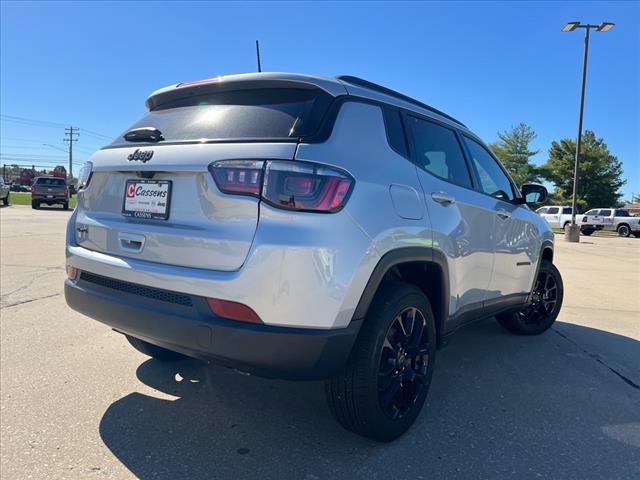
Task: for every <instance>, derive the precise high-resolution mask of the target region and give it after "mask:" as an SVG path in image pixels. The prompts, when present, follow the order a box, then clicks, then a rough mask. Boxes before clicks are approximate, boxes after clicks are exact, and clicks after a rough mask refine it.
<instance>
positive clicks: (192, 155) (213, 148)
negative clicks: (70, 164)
mask: <svg viewBox="0 0 640 480" xmlns="http://www.w3.org/2000/svg"><path fill="white" fill-rule="evenodd" d="M295 148H296V144H295V143H240V144H228V143H223V144H189V145H163V146H154V147H148V146H145V147H144V148H136V147H135V146H132V147H130V148H114V149H105V150H101V151H99V152H98V153H96V154H95V155H94V157H93V158H92V159H91V160H92V162H93V163H94V168H93V174H92V177H91V181H90V183H89V186H88V188H87V189H86V190H84V191H82V192H81V193H80V194H79V195H78V207H77V211H78V212H77V219H76V225H75V228H76V242H77V243H78V244H79V245H80V246H82V247H84V248H87V249H90V250H95V251H98V252H103V253H108V254H112V255H116V256H120V257H131V258H137V259H141V260H147V261H150V262H159V263H163V264H169V265H176V266H183V267H191V268H203V269H212V270H223V271H232V270H237V269H239V268H240V267H241V266H242V264H243V262H244V260H245V258H246V256H247V253H248V252H249V248H250V247H251V243H252V240H253V236H254V233H255V230H256V227H257V223H258V212H259V210H258V209H259V200H258V198H255V197H250V196H239V195H227V194H223V193H221V192H220V190H219V189H218V188H217V186H216V184H215V182H214V180H213V178H212V176H211V174H210V172H209V171H208V165H209V164H210V163H211V162H214V161H216V160H226V159H256V158H281V159H291V158H293V155H294V152H295ZM136 150H144V151H150V150H153V156H152V159H151V160H149V161H147V162H145V163H141V162H139V161H130V160H128V158H129V156H130V155H132V154H133V153H134V152H136ZM151 172H153V176H151ZM132 181H135V182H157V183H158V184H170V191H169V192H168V195H169V198H168V202H167V203H168V204H167V211H166V214H167V215H166V216H167V218H166V219H160V218H137V217H135V216H131V215H130V214H128V213H127V212H126V211H124V209H125V194H126V189H127V183H128V182H129V183H132ZM136 185H137V183H136ZM158 188H160V187H158ZM163 188H168V187H163Z"/></svg>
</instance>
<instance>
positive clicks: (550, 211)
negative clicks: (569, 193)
mask: <svg viewBox="0 0 640 480" xmlns="http://www.w3.org/2000/svg"><path fill="white" fill-rule="evenodd" d="M559 211H560V209H559V208H558V207H551V208H549V210H547V213H549V214H551V215H555V214H557V213H558V212H559Z"/></svg>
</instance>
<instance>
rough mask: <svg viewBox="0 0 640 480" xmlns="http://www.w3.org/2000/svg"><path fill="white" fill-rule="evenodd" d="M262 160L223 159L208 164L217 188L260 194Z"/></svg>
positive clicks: (246, 193)
mask: <svg viewBox="0 0 640 480" xmlns="http://www.w3.org/2000/svg"><path fill="white" fill-rule="evenodd" d="M263 165H264V162H263V161H262V160H260V161H257V160H225V161H222V162H215V163H212V164H211V165H210V166H209V171H210V172H211V174H212V175H213V179H214V180H215V182H216V185H218V188H219V189H220V190H221V191H222V192H224V193H232V194H234V193H235V194H238V195H256V196H258V195H260V189H261V185H262V169H263Z"/></svg>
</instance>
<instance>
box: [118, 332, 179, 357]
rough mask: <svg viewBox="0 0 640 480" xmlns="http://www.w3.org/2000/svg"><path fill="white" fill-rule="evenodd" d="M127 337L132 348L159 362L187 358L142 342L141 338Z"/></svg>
mask: <svg viewBox="0 0 640 480" xmlns="http://www.w3.org/2000/svg"><path fill="white" fill-rule="evenodd" d="M125 337H127V340H128V341H129V343H130V344H131V346H132V347H133V348H135V349H136V350H138V351H139V352H140V353H144V354H145V355H148V356H150V357H153V358H156V359H158V360H162V361H165V362H173V361H176V360H181V359H183V358H185V356H184V355H182V354H181V353H178V352H174V351H172V350H167V349H166V348H162V347H158V346H157V345H153V344H152V343H149V342H145V341H144V340H140V339H139V338H136V337H132V336H130V335H125Z"/></svg>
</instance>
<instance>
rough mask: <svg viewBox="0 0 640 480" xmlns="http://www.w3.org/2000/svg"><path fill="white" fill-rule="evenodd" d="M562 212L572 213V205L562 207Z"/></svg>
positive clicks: (565, 213)
mask: <svg viewBox="0 0 640 480" xmlns="http://www.w3.org/2000/svg"><path fill="white" fill-rule="evenodd" d="M562 213H563V214H564V215H570V214H571V207H564V208H563V209H562Z"/></svg>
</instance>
